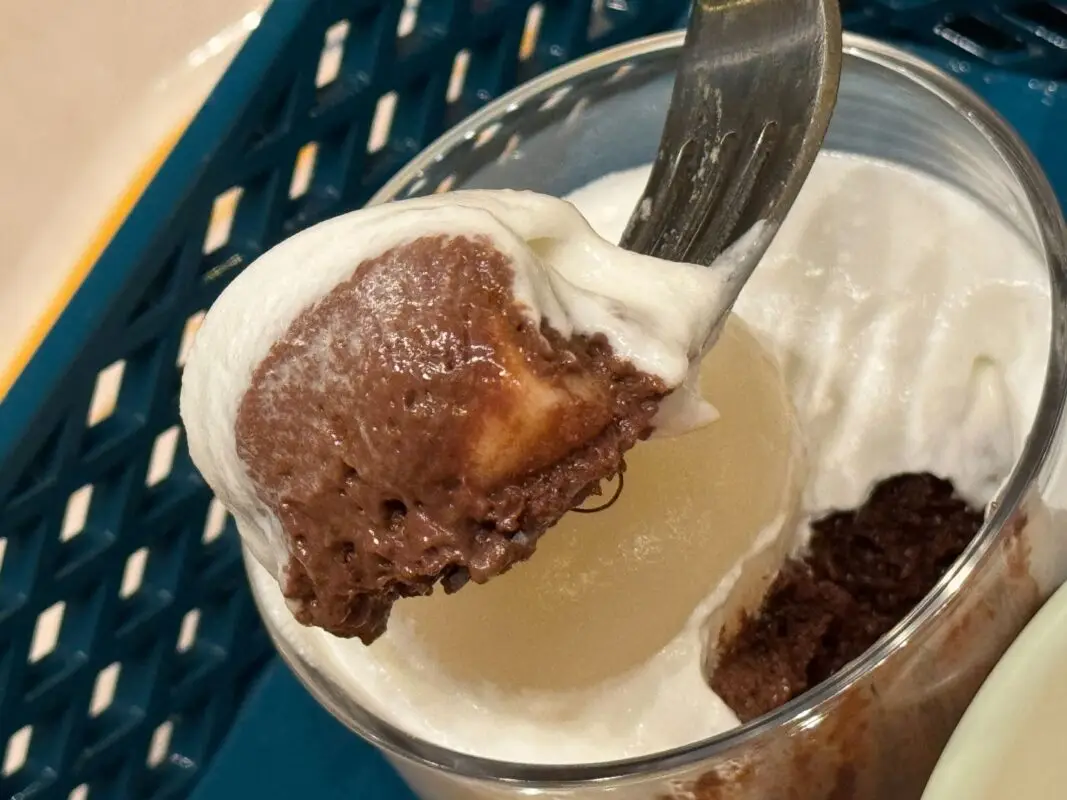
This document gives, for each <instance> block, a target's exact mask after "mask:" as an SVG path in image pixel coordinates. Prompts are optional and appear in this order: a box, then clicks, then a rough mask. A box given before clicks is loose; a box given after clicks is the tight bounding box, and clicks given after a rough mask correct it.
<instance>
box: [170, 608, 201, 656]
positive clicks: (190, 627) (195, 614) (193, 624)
mask: <svg viewBox="0 0 1067 800" xmlns="http://www.w3.org/2000/svg"><path fill="white" fill-rule="evenodd" d="M199 627H200V609H199V608H194V609H193V610H192V611H189V612H187V613H186V615H185V616H184V617H182V625H181V628H180V630H179V631H178V645H177V647H176V648H175V649H176V650H177V651H178V652H179V653H185V652H188V651H189V650H191V649H192V647H193V645H194V644H196V632H197V629H198V628H199Z"/></svg>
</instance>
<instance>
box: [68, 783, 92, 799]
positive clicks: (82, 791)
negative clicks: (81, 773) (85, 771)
mask: <svg viewBox="0 0 1067 800" xmlns="http://www.w3.org/2000/svg"><path fill="white" fill-rule="evenodd" d="M67 800H89V784H87V783H83V784H81V785H80V786H75V787H74V791H72V792H71V793H70V794H68V795H67Z"/></svg>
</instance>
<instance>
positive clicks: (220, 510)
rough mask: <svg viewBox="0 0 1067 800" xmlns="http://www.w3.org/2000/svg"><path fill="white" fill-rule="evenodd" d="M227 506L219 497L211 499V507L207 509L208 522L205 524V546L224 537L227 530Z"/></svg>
mask: <svg viewBox="0 0 1067 800" xmlns="http://www.w3.org/2000/svg"><path fill="white" fill-rule="evenodd" d="M226 515H227V512H226V506H224V505H223V504H222V503H221V502H220V500H219V499H218V498H217V497H213V498H211V505H209V506H208V509H207V521H206V522H205V523H204V535H203V537H202V540H203V542H204V544H211V543H212V542H213V541H215V540H216V539H218V538H219V537H220V536H222V532H223V531H224V530H225V529H226Z"/></svg>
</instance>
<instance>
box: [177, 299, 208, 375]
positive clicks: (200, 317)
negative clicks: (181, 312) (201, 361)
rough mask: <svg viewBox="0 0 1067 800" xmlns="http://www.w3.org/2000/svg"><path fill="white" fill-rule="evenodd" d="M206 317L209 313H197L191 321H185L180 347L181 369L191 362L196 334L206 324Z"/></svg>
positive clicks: (179, 359) (179, 364)
mask: <svg viewBox="0 0 1067 800" xmlns="http://www.w3.org/2000/svg"><path fill="white" fill-rule="evenodd" d="M206 316H207V312H205V311H197V312H196V313H195V314H193V315H192V316H191V317H189V319H187V320H185V327H184V328H182V340H181V343H180V344H179V345H178V366H179V367H184V366H185V363H186V362H187V361H188V360H189V353H190V352H191V351H192V349H193V342H194V341H196V334H197V332H198V331H199V330H200V326H201V325H203V324H204V317H206Z"/></svg>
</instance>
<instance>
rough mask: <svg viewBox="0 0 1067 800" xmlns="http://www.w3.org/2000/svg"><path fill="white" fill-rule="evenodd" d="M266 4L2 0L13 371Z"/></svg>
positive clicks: (5, 358)
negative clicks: (110, 219) (122, 203)
mask: <svg viewBox="0 0 1067 800" xmlns="http://www.w3.org/2000/svg"><path fill="white" fill-rule="evenodd" d="M263 2H264V0H0V108H2V109H3V111H2V112H0V174H2V175H3V184H2V187H3V188H2V190H0V373H2V372H3V371H4V368H5V367H6V366H9V365H10V363H11V361H12V359H13V358H14V357H15V354H16V353H17V351H18V350H19V348H20V346H22V345H24V342H25V339H26V336H27V334H28V333H29V332H30V331H31V330H32V328H33V325H34V322H35V321H36V320H37V319H38V318H39V317H40V315H41V314H42V312H43V311H44V310H45V309H46V307H47V306H48V304H49V301H50V300H51V299H52V298H53V297H54V295H55V294H56V292H57V291H60V289H61V287H62V284H63V281H64V278H65V277H67V276H68V275H69V273H70V271H71V269H72V267H73V265H74V263H75V262H76V261H77V260H78V258H79V256H80V255H81V254H82V253H83V252H84V250H85V249H86V247H87V245H88V243H89V242H90V240H91V239H92V238H93V236H94V234H95V233H98V231H99V228H100V225H101V222H102V218H103V216H104V215H105V214H106V213H107V211H108V209H109V207H110V206H111V205H113V203H114V202H115V201H116V200H117V199H118V198H119V197H120V196H121V195H122V194H123V192H124V190H126V189H127V188H128V186H129V183H130V181H131V178H132V177H133V175H134V174H135V173H136V172H137V170H138V168H139V167H141V166H142V164H143V162H144V160H145V159H146V158H147V157H148V156H149V154H150V153H151V152H152V150H154V149H156V148H158V146H159V144H160V142H161V140H163V139H165V138H166V135H167V134H168V133H170V132H171V131H173V130H174V128H175V126H176V125H178V124H180V122H181V121H182V120H184V119H185V118H187V117H188V115H189V114H190V113H192V111H193V110H194V109H195V108H196V106H197V105H198V103H199V102H200V101H201V99H202V98H203V96H204V95H205V94H206V93H207V91H209V89H210V86H211V85H212V83H213V82H214V80H216V79H217V76H218V74H220V72H221V70H222V69H224V68H225V64H226V63H227V60H228V58H229V57H230V56H231V55H232V53H233V51H234V49H235V48H236V47H237V46H238V44H239V41H240V39H241V37H242V35H244V34H245V33H247V30H248V29H249V28H250V27H253V26H254V24H255V23H256V21H257V19H258V15H257V14H255V13H254V12H255V11H256V9H258V8H259V7H260V6H261V5H262V4H263ZM2 383H3V382H0V397H2V395H3V393H4V391H5V387H4V386H3V385H2Z"/></svg>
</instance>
